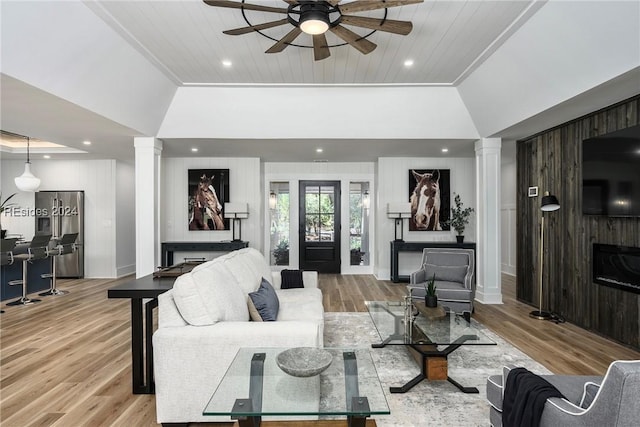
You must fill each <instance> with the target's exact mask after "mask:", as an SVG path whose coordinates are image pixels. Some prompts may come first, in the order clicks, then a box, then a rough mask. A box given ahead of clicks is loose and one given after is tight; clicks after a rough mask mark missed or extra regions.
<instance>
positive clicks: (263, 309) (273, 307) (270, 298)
mask: <svg viewBox="0 0 640 427" xmlns="http://www.w3.org/2000/svg"><path fill="white" fill-rule="evenodd" d="M249 298H251V301H252V302H253V305H254V306H255V308H256V310H257V311H258V313H259V314H260V317H261V318H262V320H263V321H265V322H271V321H275V320H276V319H277V318H278V309H279V308H280V302H279V301H278V295H276V290H275V289H273V286H271V284H270V283H269V281H268V280H267V279H265V278H264V277H263V278H262V283H261V284H260V287H259V288H258V290H257V291H255V292H250V293H249Z"/></svg>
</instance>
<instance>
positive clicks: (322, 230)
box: [298, 181, 340, 274]
mask: <svg viewBox="0 0 640 427" xmlns="http://www.w3.org/2000/svg"><path fill="white" fill-rule="evenodd" d="M299 218H300V219H299V227H298V228H299V234H300V239H299V242H300V260H299V261H300V269H301V270H315V271H317V272H319V273H337V274H339V273H340V181H300V215H299Z"/></svg>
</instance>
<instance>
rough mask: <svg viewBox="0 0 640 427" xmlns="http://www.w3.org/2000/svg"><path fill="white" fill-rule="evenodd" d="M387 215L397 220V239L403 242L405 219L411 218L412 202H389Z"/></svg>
mask: <svg viewBox="0 0 640 427" xmlns="http://www.w3.org/2000/svg"><path fill="white" fill-rule="evenodd" d="M387 217H388V218H393V219H395V220H396V228H395V241H396V242H403V241H404V240H403V234H404V226H403V220H404V219H405V218H411V203H409V202H407V203H387ZM398 231H399V232H398Z"/></svg>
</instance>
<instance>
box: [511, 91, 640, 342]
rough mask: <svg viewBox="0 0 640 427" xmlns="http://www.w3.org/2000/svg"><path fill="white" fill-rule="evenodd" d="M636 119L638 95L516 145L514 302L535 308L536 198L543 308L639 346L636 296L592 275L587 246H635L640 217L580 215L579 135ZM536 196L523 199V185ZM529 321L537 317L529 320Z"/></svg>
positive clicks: (639, 315) (624, 125)
mask: <svg viewBox="0 0 640 427" xmlns="http://www.w3.org/2000/svg"><path fill="white" fill-rule="evenodd" d="M639 123H640V95H638V96H635V97H633V98H631V99H629V100H627V101H624V102H622V103H619V104H616V105H613V106H611V107H608V108H605V109H603V110H601V111H597V112H595V113H592V114H589V115H587V116H585V117H581V118H579V119H577V120H574V121H572V122H569V123H565V124H563V125H561V126H558V127H556V128H553V129H550V130H547V131H545V132H542V133H540V134H538V135H534V136H532V137H529V138H527V139H524V140H521V141H518V143H517V171H518V172H517V176H518V178H517V180H518V189H517V211H518V223H517V254H518V259H517V267H516V269H517V285H516V292H517V299H518V300H520V301H523V302H526V303H528V304H531V305H533V306H535V307H536V308H537V306H538V303H539V292H538V289H539V282H538V280H539V279H538V277H539V276H538V274H539V271H538V270H539V266H538V259H539V247H540V246H539V245H540V220H541V214H542V211H541V210H540V201H541V197H542V195H543V194H544V192H545V191H549V192H551V194H554V195H556V196H557V197H558V200H559V201H560V206H561V207H560V210H558V211H555V212H545V244H544V257H543V259H544V267H543V283H544V285H543V309H544V310H547V311H553V312H557V313H559V314H561V315H562V316H564V317H565V318H566V320H567V321H569V322H571V323H574V324H576V325H578V326H580V327H583V328H585V329H588V330H591V331H595V332H597V333H599V334H602V335H604V336H606V337H609V338H611V339H614V340H616V341H619V342H621V343H624V344H627V345H630V346H632V347H634V348H636V349H637V348H640V295H638V294H635V293H632V292H626V291H622V290H619V289H615V288H611V287H607V286H601V285H598V284H595V283H593V279H592V266H591V261H592V253H591V252H592V244H593V243H606V244H613V245H624V246H635V247H640V218H616V217H604V216H585V215H583V214H582V168H581V163H582V140H583V139H586V138H591V137H595V136H599V135H603V134H605V133H609V132H613V131H616V130H620V129H624V128H627V127H630V126H634V125H637V124H639ZM533 186H537V187H538V192H539V195H538V197H531V198H530V197H528V192H527V188H528V187H533ZM531 321H532V322H534V321H538V320H533V319H532V320H531Z"/></svg>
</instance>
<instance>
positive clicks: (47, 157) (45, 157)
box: [42, 154, 51, 159]
mask: <svg viewBox="0 0 640 427" xmlns="http://www.w3.org/2000/svg"><path fill="white" fill-rule="evenodd" d="M42 158H44V159H50V158H51V156H50V155H48V154H45V155H44V156H42Z"/></svg>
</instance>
